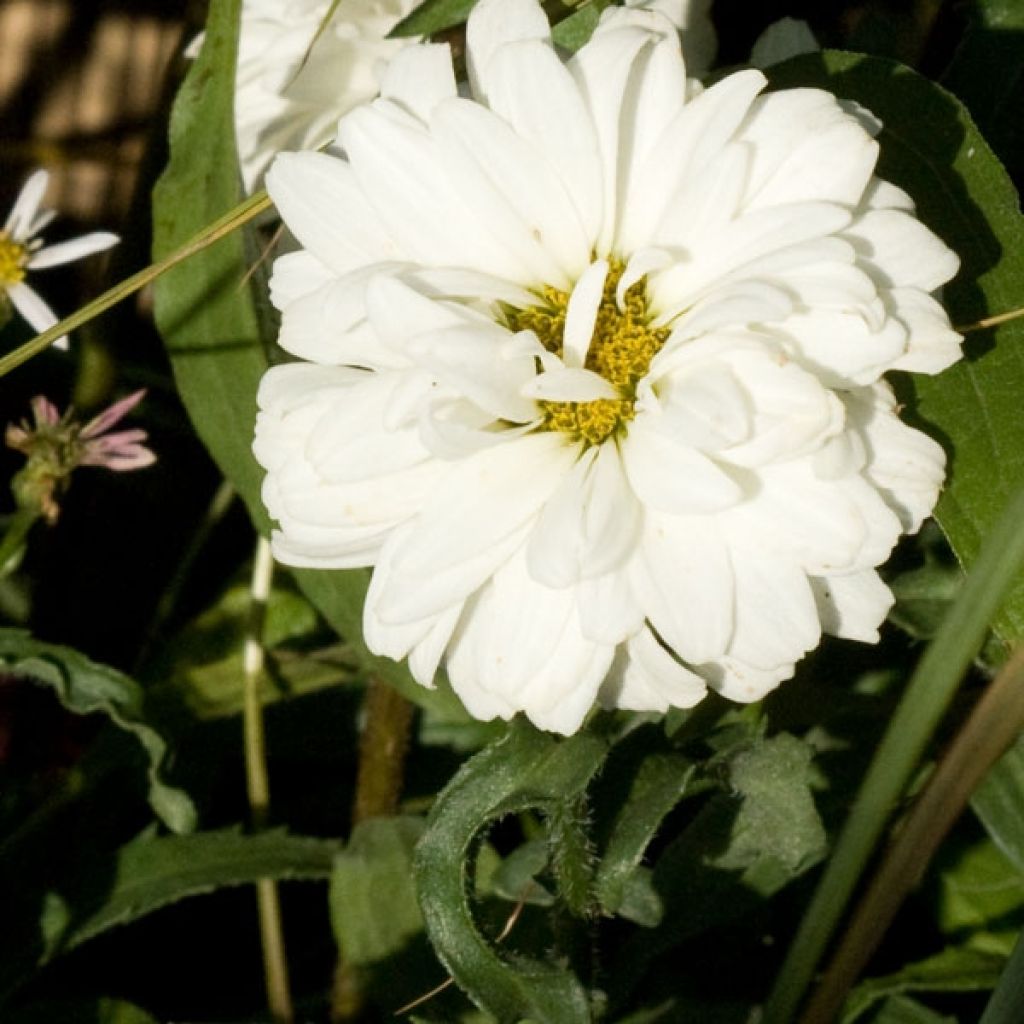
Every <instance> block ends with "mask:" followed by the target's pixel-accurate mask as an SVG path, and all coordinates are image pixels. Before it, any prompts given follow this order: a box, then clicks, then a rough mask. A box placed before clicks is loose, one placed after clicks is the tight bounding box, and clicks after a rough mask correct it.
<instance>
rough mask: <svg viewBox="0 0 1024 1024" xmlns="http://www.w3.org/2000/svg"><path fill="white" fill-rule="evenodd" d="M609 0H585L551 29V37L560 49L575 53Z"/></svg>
mask: <svg viewBox="0 0 1024 1024" xmlns="http://www.w3.org/2000/svg"><path fill="white" fill-rule="evenodd" d="M610 5H611V0H585V2H584V3H581V4H580V5H579V8H578V9H577V10H576V11H574V12H573V13H572V14H570V15H569V17H568V18H563V19H562V20H561V21H560V22H558V24H557V25H555V26H554V27H553V28H552V29H551V39H552V41H553V42H554V43H555V44H556V45H557V46H561V47H562V49H564V50H568V51H569V52H570V53H575V52H576V51H577V50H578V49H579V48H580V47H581V46H583V44H584V43H586V42H587V41H588V40H589V39H590V37H591V36H592V35H593V34H594V29H595V28H597V23H598V22H599V21H600V20H601V12H602V11H603V10H604V9H605V8H606V7H608V6H610Z"/></svg>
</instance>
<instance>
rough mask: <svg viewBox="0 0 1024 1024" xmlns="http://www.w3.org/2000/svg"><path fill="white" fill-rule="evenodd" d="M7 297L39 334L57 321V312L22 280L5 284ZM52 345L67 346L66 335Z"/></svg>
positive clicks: (64, 347) (63, 347)
mask: <svg viewBox="0 0 1024 1024" xmlns="http://www.w3.org/2000/svg"><path fill="white" fill-rule="evenodd" d="M7 297H8V298H9V299H10V300H11V303H12V304H13V306H14V308H15V309H16V310H17V311H18V312H19V313H20V314H21V315H22V316H23V317H24V318H25V319H26V320H27V321H28V322H29V325H30V326H31V327H32V328H33V329H34V330H36V331H38V332H39V333H40V334H42V333H43V331H48V330H49V329H50V328H51V327H52V326H53V325H54V324H55V323H57V314H56V313H54V311H53V310H52V309H50V307H49V306H48V305H47V304H46V303H45V302H44V301H43V300H42V299H41V298H40V297H39V294H38V293H37V292H36V291H34V290H33V289H32V288H30V287H29V286H28V285H27V284H25V282H24V281H19V282H18V283H17V284H12V285H8V286H7ZM54 345H56V346H57V348H62V349H66V348H67V347H68V336H67V335H66V334H65V335H64V336H63V337H61V338H58V339H57V340H56V341H55V342H54Z"/></svg>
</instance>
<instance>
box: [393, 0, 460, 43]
mask: <svg viewBox="0 0 1024 1024" xmlns="http://www.w3.org/2000/svg"><path fill="white" fill-rule="evenodd" d="M475 4H476V0H424V2H423V3H421V4H420V5H419V6H418V7H416V8H415V9H414V10H412V11H411V12H410V13H409V14H407V15H406V16H405V17H404V18H403V19H402V20H401V21H400V22H399V23H398V24H397V25H396V26H395V27H394V28H393V29H392V30H391V38H393V39H394V38H402V37H404V36H432V35H434V34H435V33H437V32H443V31H444V30H445V29H447V28H455V26H456V25H461V24H463V22H465V20H466V19H467V18H468V17H469V12H470V11H471V10H472V9H473V7H474V5H475Z"/></svg>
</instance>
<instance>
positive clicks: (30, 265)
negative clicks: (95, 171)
mask: <svg viewBox="0 0 1024 1024" xmlns="http://www.w3.org/2000/svg"><path fill="white" fill-rule="evenodd" d="M49 181H50V175H49V172H47V171H43V170H39V171H36V172H35V173H33V174H32V175H31V176H30V177H29V179H28V181H26V182H25V184H24V185H23V186H22V188H21V192H19V193H18V198H17V199H16V200H15V201H14V206H13V207H12V208H11V212H10V214H9V215H8V217H7V221H6V223H5V224H4V227H3V230H2V231H0V301H9V302H10V303H11V305H13V306H14V308H15V309H16V310H17V311H18V312H19V313H20V314H21V315H22V316H23V317H24V318H25V319H26V320H27V321H28V322H29V324H30V325H31V326H32V327H33V328H34V329H35V330H36V331H38V332H40V333H42V332H43V331H46V330H49V328H51V327H52V326H53V325H54V324H55V323H57V315H56V314H55V313H54V312H53V310H52V309H50V307H49V306H48V305H47V304H46V302H45V301H44V300H43V299H42V298H40V296H39V294H38V292H36V291H35V289H33V288H31V287H30V286H29V285H28V284H26V283H25V278H26V276H27V275H28V274H29V273H30V272H31V271H34V270H45V269H46V268H47V267H56V266H59V265H60V264H62V263H72V262H74V261H75V260H80V259H82V257H83V256H89V255H91V254H92V253H94V252H102V251H103V250H104V249H109V248H110V247H111V246H112V245H115V244H116V243H117V242H118V237H117V235H113V234H111V233H110V232H109V231H93V232H90V233H89V234H87V235H82V236H81V237H79V238H70V239H68V240H67V241H66V242H58V243H57V244H56V245H43V240H42V238H40V237H39V233H40V232H41V231H42V230H43V228H45V227H46V225H47V224H49V223H50V221H52V220H53V218H54V217H55V216H56V215H57V214H56V212H55V211H54V210H41V209H40V204H41V203H42V201H43V196H44V194H45V193H46V186H47V185H48V184H49ZM54 344H55V345H57V346H58V347H60V348H67V344H68V339H67V336H65V337H63V338H59V339H58V340H57V341H56V342H54Z"/></svg>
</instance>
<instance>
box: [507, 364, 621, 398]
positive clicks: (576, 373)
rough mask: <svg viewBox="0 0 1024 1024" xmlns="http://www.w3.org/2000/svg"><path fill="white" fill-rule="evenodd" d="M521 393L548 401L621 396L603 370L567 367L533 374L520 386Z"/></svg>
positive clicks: (527, 396) (526, 396)
mask: <svg viewBox="0 0 1024 1024" xmlns="http://www.w3.org/2000/svg"><path fill="white" fill-rule="evenodd" d="M519 393H520V394H521V395H523V396H524V397H525V398H536V399H538V400H542V401H545V402H594V401H597V400H598V399H601V398H612V399H615V398H620V397H621V396H620V395H619V393H618V392H617V391H616V390H615V388H613V387H612V385H611V384H609V383H608V381H606V380H605V379H604V377H602V376H601V375H600V374H599V373H594V371H593V370H570V369H566V368H564V367H560V368H558V369H554V370H548V371H547V372H546V373H539V374H537V376H536V377H532V378H530V380H529V381H527V382H526V383H525V384H524V385H523V386H522V387H521V388H520V389H519Z"/></svg>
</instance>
